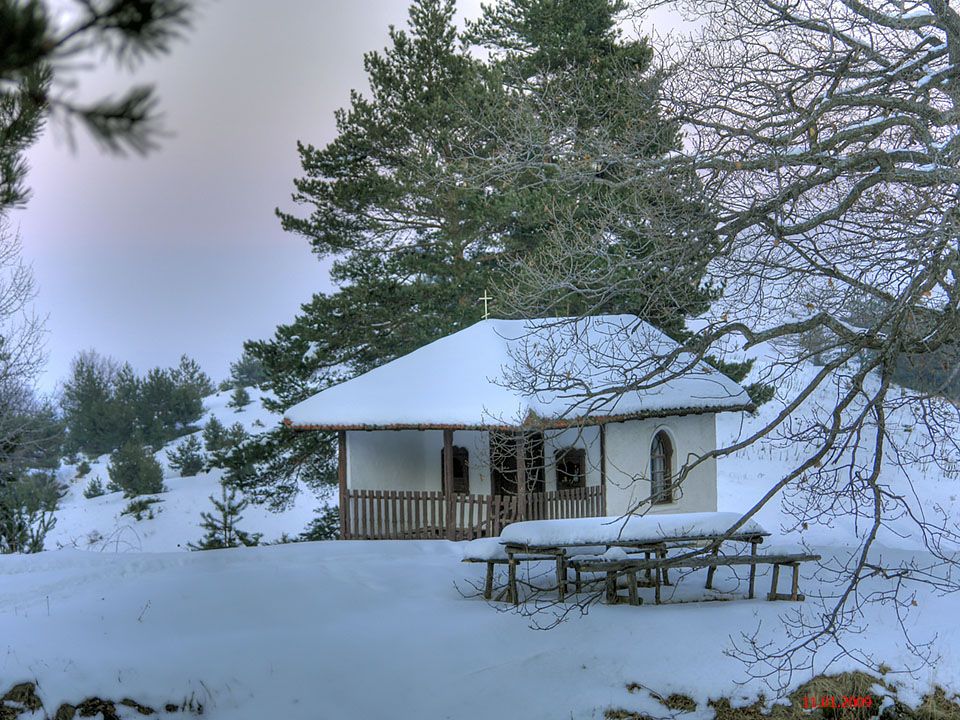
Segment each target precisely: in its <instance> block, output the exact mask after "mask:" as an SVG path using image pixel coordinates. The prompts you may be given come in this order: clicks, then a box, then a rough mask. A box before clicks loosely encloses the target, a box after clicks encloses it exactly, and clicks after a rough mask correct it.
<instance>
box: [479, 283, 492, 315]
mask: <svg viewBox="0 0 960 720" xmlns="http://www.w3.org/2000/svg"><path fill="white" fill-rule="evenodd" d="M477 300H482V301H483V319H484V320H486V319H487V318H489V317H490V309H489V307H488V306H487V303H489V302H490V301H491V300H493V298H492V297H490V295H489V294H488V293H487V291H486V290H484V291H483V297H478V298H477Z"/></svg>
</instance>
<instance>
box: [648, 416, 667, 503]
mask: <svg viewBox="0 0 960 720" xmlns="http://www.w3.org/2000/svg"><path fill="white" fill-rule="evenodd" d="M672 467H673V445H672V443H671V442H670V438H669V437H668V436H667V434H666V433H665V432H664V431H663V430H661V431H659V432H658V433H657V434H656V435H654V436H653V442H652V443H651V445H650V485H651V493H650V494H651V497H652V499H653V504H654V505H663V504H665V503H672V502H673V488H672V487H671V482H672V481H671V475H672Z"/></svg>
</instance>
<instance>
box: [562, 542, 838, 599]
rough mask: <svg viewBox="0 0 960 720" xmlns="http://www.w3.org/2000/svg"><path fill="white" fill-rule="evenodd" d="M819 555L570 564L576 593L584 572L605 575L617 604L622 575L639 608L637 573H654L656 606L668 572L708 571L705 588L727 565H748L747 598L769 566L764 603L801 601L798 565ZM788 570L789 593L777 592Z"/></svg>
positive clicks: (609, 595)
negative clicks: (762, 568)
mask: <svg viewBox="0 0 960 720" xmlns="http://www.w3.org/2000/svg"><path fill="white" fill-rule="evenodd" d="M819 559H820V556H819V555H806V554H782V555H731V556H720V555H701V556H693V557H688V558H677V559H674V558H657V559H651V560H646V559H645V560H639V559H637V560H634V559H631V558H626V559H617V560H604V559H603V558H584V559H578V558H573V559H571V560H569V564H570V566H571V567H573V568H574V569H575V570H576V571H577V576H578V579H577V580H578V587H577V591H578V592H579V590H580V587H579V582H580V579H579V576H580V574H581V573H584V572H595V573H605V574H606V595H607V602H609V603H611V604H613V603H617V602H619V600H620V596H619V595H618V594H617V578H618V576H619V575H620V574H621V573H625V574H626V576H627V592H628V602H629V603H630V604H631V605H638V604H641V603H640V602H639V600H640V598H639V597H638V595H637V585H638V583H637V573H638V572H640V571H642V570H644V571H648V572H649V571H653V574H654V578H655V580H654V588H655V590H654V592H655V597H656V602H657V604H659V603H660V586H661V585H662V584H663V578H664V575H665V574H666V572H667V570H669V569H671V568H690V569H693V570H695V569H699V568H704V567H705V568H708V569H709V570H710V571H711V572H709V573H708V576H707V585H706V586H707V587H708V588H710V587H712V583H713V572H712V571H714V570H716V568H717V567H720V566H730V565H749V566H750V586H749V594H748V597H749V598H750V599H753V597H754V584H755V580H756V571H757V565H772V566H773V576H772V578H771V583H770V592H769V593H768V595H767V600H793V601H803V600H804V596H803V595H801V594H800V591H799V583H800V564H801V563H803V562H809V561H815V560H819ZM784 566H789V567H791V568H793V580H792V583H791V589H790V592H789V593H781V592H778V590H779V588H778V583H779V580H780V568H781V567H784Z"/></svg>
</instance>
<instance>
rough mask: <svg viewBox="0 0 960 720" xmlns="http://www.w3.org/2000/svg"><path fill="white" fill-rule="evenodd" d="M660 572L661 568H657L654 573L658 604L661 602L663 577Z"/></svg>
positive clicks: (655, 594)
mask: <svg viewBox="0 0 960 720" xmlns="http://www.w3.org/2000/svg"><path fill="white" fill-rule="evenodd" d="M660 573H661V569H660V568H657V569H656V571H655V573H654V578H655V579H654V589H653V596H654V602H656V603H657V605H659V604H660V579H661V575H660Z"/></svg>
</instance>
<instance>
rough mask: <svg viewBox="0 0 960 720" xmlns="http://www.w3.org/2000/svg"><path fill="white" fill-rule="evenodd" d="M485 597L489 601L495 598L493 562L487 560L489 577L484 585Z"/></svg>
mask: <svg viewBox="0 0 960 720" xmlns="http://www.w3.org/2000/svg"><path fill="white" fill-rule="evenodd" d="M483 597H484V599H485V600H489V599H490V598H492V597H493V561H492V560H487V577H486V578H485V582H484V584H483Z"/></svg>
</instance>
